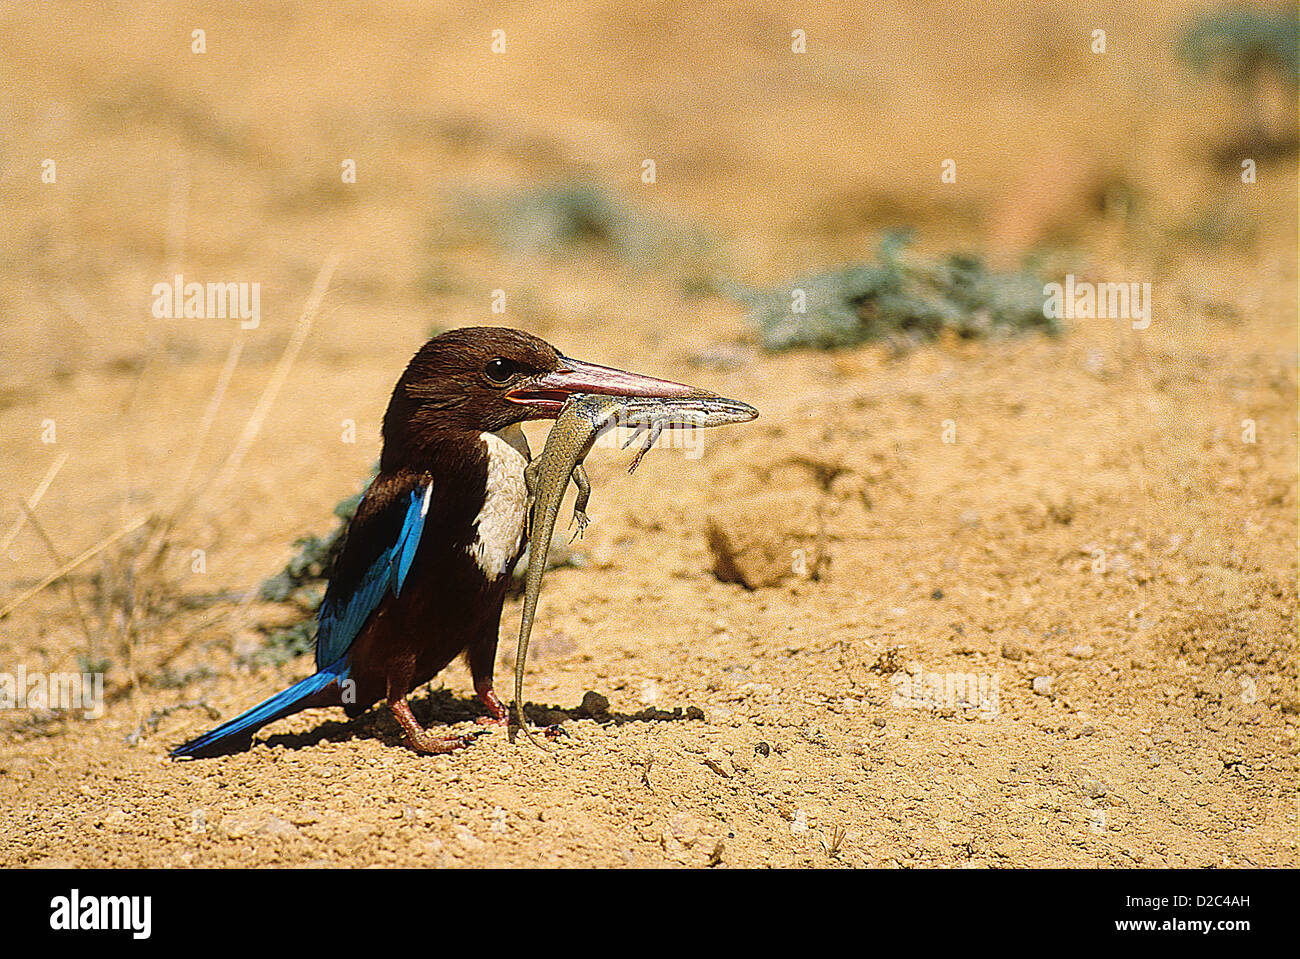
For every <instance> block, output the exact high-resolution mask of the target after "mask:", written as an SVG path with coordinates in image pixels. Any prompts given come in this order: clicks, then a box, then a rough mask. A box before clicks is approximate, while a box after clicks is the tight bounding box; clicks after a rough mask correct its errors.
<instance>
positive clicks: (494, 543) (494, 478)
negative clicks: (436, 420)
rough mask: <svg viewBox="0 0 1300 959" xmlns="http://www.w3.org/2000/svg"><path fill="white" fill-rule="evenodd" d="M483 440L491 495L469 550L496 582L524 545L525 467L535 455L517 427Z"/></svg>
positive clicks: (484, 435) (487, 435) (485, 501)
mask: <svg viewBox="0 0 1300 959" xmlns="http://www.w3.org/2000/svg"><path fill="white" fill-rule="evenodd" d="M479 437H480V438H481V439H482V440H483V445H484V446H486V447H487V455H488V463H487V495H486V496H485V497H484V498H483V508H482V509H481V510H479V513H478V516H476V517H475V518H474V525H475V527H476V528H477V533H476V535H475V537H474V542H473V543H471V544H470V545H469V547H468V550H469V554H470V555H471V556H473V557H474V561H475V562H476V563H478V566H479V569H481V570H483V572H484V573H486V574H487V576H488V578H489V579H495V578H496V577H498V576H501V575H503V574H504V573H505V571H506V567H507V566H509V565H510V561H511V560H513V559H514V558H515V557H516V556H517V555H518V554H519V547H520V546H521V545H522V543H523V537H524V518H525V516H526V515H527V513H528V488H527V487H526V486H525V485H524V467H526V466H527V465H528V461H529V460H530V459H531V458H532V453H531V452H530V451H529V449H528V438H527V437H526V436H524V431H523V430H521V429H520V428H519V425H518V424H517V423H516V424H512V425H510V426H507V427H506V428H505V429H503V430H501V431H500V432H499V433H480V434H479Z"/></svg>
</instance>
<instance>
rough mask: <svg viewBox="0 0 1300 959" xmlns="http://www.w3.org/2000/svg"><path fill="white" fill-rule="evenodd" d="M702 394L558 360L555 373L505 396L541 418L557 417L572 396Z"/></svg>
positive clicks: (650, 378)
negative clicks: (595, 394) (591, 394)
mask: <svg viewBox="0 0 1300 959" xmlns="http://www.w3.org/2000/svg"><path fill="white" fill-rule="evenodd" d="M703 392H704V391H703V390H700V389H698V388H697V387H694V386H687V385H686V384H684V383H674V382H672V381H671V380H661V379H657V378H655V377H653V376H643V375H642V374H640V373H629V372H627V371H626V370H616V369H614V368H613V367H611V366H597V365H596V364H595V363H584V362H582V361H581V360H571V359H569V358H568V357H567V356H561V357H560V365H559V367H558V368H557V369H556V370H555V371H554V372H552V373H547V374H545V375H544V376H541V377H538V378H537V379H535V380H529V381H527V382H525V383H521V384H519V385H518V386H516V387H515V388H514V389H511V390H508V391H507V392H506V394H505V396H506V399H508V400H509V401H510V402H512V403H518V404H519V405H521V406H527V407H529V408H530V409H531V410H532V411H533V413H532V417H531V418H541V417H548V416H556V415H558V414H559V412H560V408H561V407H562V406H564V401H565V400H567V399H568V398H569V397H570V396H572V395H573V394H574V393H603V394H605V395H609V396H653V397H663V398H672V397H685V396H699V395H700V394H701V393H703Z"/></svg>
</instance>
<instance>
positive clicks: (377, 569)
mask: <svg viewBox="0 0 1300 959" xmlns="http://www.w3.org/2000/svg"><path fill="white" fill-rule="evenodd" d="M432 492H433V484H431V483H430V484H427V485H425V486H424V487H423V488H421V489H417V490H413V491H412V492H411V501H410V504H409V505H408V506H407V507H406V518H405V520H404V521H403V522H402V529H401V532H399V533H398V536H397V541H396V542H394V543H393V545H392V546H390V547H389V548H388V549H386V550H384V551H383V552H382V553H380V554H379V557H378V558H377V559H376V560H375V561H374V563H372V564H371V566H370V569H368V570H367V571H366V575H365V576H364V577H363V578H362V580H361V582H360V584H358V585H357V587H356V588H355V589H353V590H352V592H351V593H349V594H348V595H347V596H344V597H335V596H332V595H327V596H326V597H325V601H324V602H322V603H321V606H320V612H319V613H318V615H317V631H316V667H317V668H318V669H324V668H325V667H327V666H330V665H332V664H333V663H335V662H337V661H338V660H339V659H340V658H342V657H343V656H345V655H346V654H347V651H348V650H349V649H350V648H351V647H352V642H353V640H355V639H356V638H357V634H358V633H360V632H361V627H362V626H364V625H365V622H366V620H367V619H368V618H369V617H370V614H371V613H373V612H374V611H375V607H377V606H378V605H379V604H380V602H381V601H382V600H383V598H384V596H385V594H387V593H388V591H389V590H390V589H391V590H392V591H393V595H395V596H396V595H401V592H402V585H403V584H404V583H405V582H406V576H407V573H409V572H410V570H411V563H412V562H414V560H415V552H416V549H417V548H418V547H419V545H420V534H421V533H422V532H424V520H425V517H426V516H427V515H428V512H429V497H430V494H431V493H432Z"/></svg>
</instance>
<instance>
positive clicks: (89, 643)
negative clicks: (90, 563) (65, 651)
mask: <svg viewBox="0 0 1300 959" xmlns="http://www.w3.org/2000/svg"><path fill="white" fill-rule="evenodd" d="M18 508H19V509H21V510H22V511H23V513H24V514H25V515H26V516H27V521H28V522H29V523H31V524H32V529H34V530H36V535H37V536H39V537H40V538H41V541H42V542H43V543H44V544H45V549H46V551H48V552H49V554H50V558H51V559H52V560H54V565H55V567H62V566H63V556H62V555H61V554H60V553H59V548H58V547H57V546H55V545H54V540H53V539H51V538H50V534H49V533H47V532H46V531H45V527H44V526H42V525H41V522H40V520H38V519H37V518H36V514H35V513H34V512H33V511H32V508H31V507H30V506H28V505H27V504H26V503H24V502H23V501H22V500H21V499H20V500H19V501H18ZM68 598H69V599H70V600H71V601H72V611H73V612H74V613H76V615H77V622H78V623H80V624H81V631H82V633H84V634H85V637H86V659H87V660H93V659H94V658H95V634H94V633H92V632H91V631H90V624H89V623H88V622H87V621H86V614H85V613H83V612H82V611H81V603H80V601H79V600H78V599H77V587H76V586H74V585H73V583H72V580H68Z"/></svg>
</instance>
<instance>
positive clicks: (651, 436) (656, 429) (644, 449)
mask: <svg viewBox="0 0 1300 959" xmlns="http://www.w3.org/2000/svg"><path fill="white" fill-rule="evenodd" d="M663 431H664V425H663V423H662V422H660V421H659V420H655V422H654V425H652V426H651V427H650V432H649V433H648V434H646V438H645V443H643V444H642V446H641V448H640V449H639V450H637V451H636V456H634V457H632V465H631V466H629V467H628V468H627V471H628V472H629V473H631V472H632V471H633V470H635V469H636V468H637V466H638V465H639V464H640V463H641V457H643V456H645V455H646V453H648V452H650V447H652V446H654V445H655V443H656V442H658V440H659V434H660V433H662V432H663Z"/></svg>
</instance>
